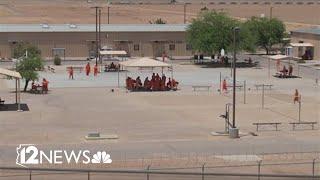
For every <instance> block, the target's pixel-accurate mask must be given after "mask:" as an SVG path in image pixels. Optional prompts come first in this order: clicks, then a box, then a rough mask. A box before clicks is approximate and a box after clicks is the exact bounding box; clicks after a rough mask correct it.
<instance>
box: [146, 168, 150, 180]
mask: <svg viewBox="0 0 320 180" xmlns="http://www.w3.org/2000/svg"><path fill="white" fill-rule="evenodd" d="M149 170H150V165H148V167H147V180H149Z"/></svg>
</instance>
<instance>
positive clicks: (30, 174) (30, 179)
mask: <svg viewBox="0 0 320 180" xmlns="http://www.w3.org/2000/svg"><path fill="white" fill-rule="evenodd" d="M29 180H32V171H31V170H30V171H29Z"/></svg>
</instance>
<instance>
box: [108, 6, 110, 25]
mask: <svg viewBox="0 0 320 180" xmlns="http://www.w3.org/2000/svg"><path fill="white" fill-rule="evenodd" d="M108 24H110V6H108Z"/></svg>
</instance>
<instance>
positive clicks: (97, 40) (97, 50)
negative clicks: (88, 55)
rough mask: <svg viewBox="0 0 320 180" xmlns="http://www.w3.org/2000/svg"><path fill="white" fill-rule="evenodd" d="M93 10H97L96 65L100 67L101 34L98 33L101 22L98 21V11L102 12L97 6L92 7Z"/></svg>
mask: <svg viewBox="0 0 320 180" xmlns="http://www.w3.org/2000/svg"><path fill="white" fill-rule="evenodd" d="M92 8H94V9H96V43H95V44H96V65H98V57H99V56H100V55H99V46H100V45H99V44H100V41H99V36H100V35H99V33H98V24H99V22H98V21H100V20H99V19H98V10H99V12H100V8H101V7H99V6H95V7H92Z"/></svg>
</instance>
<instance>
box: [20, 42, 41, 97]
mask: <svg viewBox="0 0 320 180" xmlns="http://www.w3.org/2000/svg"><path fill="white" fill-rule="evenodd" d="M26 50H27V52H28V53H27V54H28V56H24V55H25V52H26ZM14 52H16V55H17V56H18V57H22V59H21V60H20V61H19V62H18V64H17V71H18V72H19V73H20V74H21V76H22V78H23V79H25V86H24V89H23V91H24V92H26V91H27V87H28V84H29V82H30V81H34V80H37V79H38V76H39V75H38V72H37V71H39V70H41V69H42V68H43V64H42V60H41V57H40V52H41V51H40V50H39V49H38V48H37V47H35V46H33V45H31V44H25V43H21V44H18V46H17V47H16V49H15V50H14Z"/></svg>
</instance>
